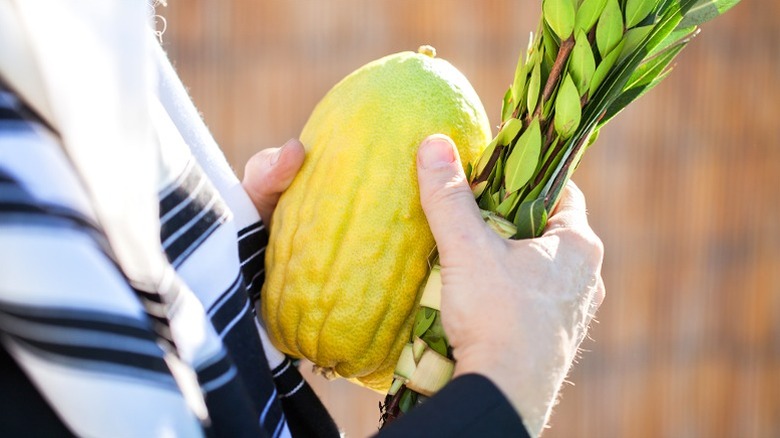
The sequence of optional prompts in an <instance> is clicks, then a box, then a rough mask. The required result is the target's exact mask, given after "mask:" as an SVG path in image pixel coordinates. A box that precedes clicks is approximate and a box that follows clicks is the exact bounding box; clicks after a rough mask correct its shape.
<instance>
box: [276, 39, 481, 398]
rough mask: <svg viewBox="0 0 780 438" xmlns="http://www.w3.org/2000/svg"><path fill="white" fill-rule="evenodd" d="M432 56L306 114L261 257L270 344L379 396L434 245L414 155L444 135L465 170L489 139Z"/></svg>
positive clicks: (394, 64) (458, 76)
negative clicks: (297, 160) (301, 151)
mask: <svg viewBox="0 0 780 438" xmlns="http://www.w3.org/2000/svg"><path fill="white" fill-rule="evenodd" d="M434 53H435V52H433V50H432V48H431V47H429V46H423V47H422V48H421V49H420V53H414V52H401V53H396V54H393V55H389V56H386V57H384V58H381V59H378V60H376V61H373V62H370V63H368V64H366V65H364V66H363V67H361V68H359V69H358V70H356V71H355V72H353V73H351V74H350V75H348V76H347V77H346V78H344V79H342V80H341V81H340V82H339V83H338V84H337V85H336V86H335V87H333V89H331V90H330V91H329V92H328V93H327V95H326V96H325V97H324V98H323V99H322V101H321V102H320V103H319V104H318V105H317V106H316V107H315V109H314V111H313V112H312V114H311V116H310V118H309V120H308V122H307V123H306V125H305V126H304V128H303V132H301V135H300V139H301V141H302V142H303V144H304V145H305V146H306V150H307V152H306V159H305V161H304V164H303V167H302V168H301V170H300V172H299V174H298V175H297V176H296V178H295V180H294V181H293V183H292V185H291V186H290V188H289V189H288V190H287V191H286V192H285V193H284V195H283V196H282V197H281V199H280V200H279V204H278V205H277V207H276V211H275V213H274V216H273V226H272V227H271V235H270V241H269V244H268V248H267V253H266V279H265V284H264V286H263V291H262V300H261V303H262V317H263V319H264V322H265V325H266V328H267V331H268V334H269V337H270V339H271V341H272V342H273V344H274V345H275V346H276V347H277V348H279V350H281V351H282V352H284V353H286V354H289V355H291V356H294V357H303V358H306V359H308V360H310V361H312V362H313V363H314V364H315V365H317V366H318V367H320V368H321V370H323V371H325V372H326V374H330V375H337V376H340V377H344V378H349V379H351V380H352V381H355V382H357V383H360V384H362V385H364V386H367V387H369V388H372V389H375V390H377V391H381V392H384V391H386V390H387V389H388V387H389V386H390V383H391V381H392V375H393V369H394V367H395V364H396V361H397V360H398V357H399V355H400V353H401V349H402V348H403V345H404V344H405V343H406V342H408V340H409V335H410V330H411V324H412V322H413V318H414V313H415V310H416V303H417V301H418V299H419V296H418V290H419V289H420V287H421V283H422V282H423V281H424V280H425V277H426V274H427V272H428V256H429V255H430V254H431V252H432V249H433V248H434V241H433V237H432V235H431V233H430V230H429V228H428V224H427V222H426V219H425V215H424V213H423V210H422V207H421V206H420V199H419V189H418V185H417V170H416V155H417V148H418V146H419V144H420V142H421V141H422V140H423V139H424V138H425V137H427V136H428V135H430V134H434V133H441V134H446V135H448V136H450V137H451V138H452V139H453V140H454V141H455V144H456V145H457V146H458V150H459V152H460V159H461V162H462V164H463V165H464V166H465V165H466V163H469V162H472V161H474V160H475V159H476V158H477V156H478V154H479V153H480V152H481V151H482V149H483V148H484V146H485V145H486V144H488V142H489V141H490V140H491V132H490V125H489V123H488V120H487V115H486V114H485V110H484V108H483V106H482V103H481V102H480V100H479V98H478V96H477V94H476V92H475V91H474V89H473V88H472V86H471V85H470V84H469V82H468V80H467V79H466V77H465V76H464V75H463V74H462V73H461V72H459V71H458V70H457V69H456V68H455V67H453V66H452V64H450V63H449V62H447V61H445V60H443V59H438V58H435V57H434ZM452 220H458V219H457V218H453V219H452Z"/></svg>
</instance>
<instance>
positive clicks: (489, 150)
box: [473, 136, 498, 178]
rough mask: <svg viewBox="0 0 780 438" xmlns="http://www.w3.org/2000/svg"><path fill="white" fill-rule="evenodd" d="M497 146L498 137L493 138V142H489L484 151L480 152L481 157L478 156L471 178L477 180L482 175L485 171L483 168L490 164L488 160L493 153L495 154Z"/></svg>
mask: <svg viewBox="0 0 780 438" xmlns="http://www.w3.org/2000/svg"><path fill="white" fill-rule="evenodd" d="M497 146H498V136H496V137H494V138H493V140H491V141H490V144H488V145H487V147H486V148H485V150H484V151H483V152H482V155H480V156H479V160H478V161H477V167H476V169H475V171H476V172H475V173H474V176H473V177H474V178H479V177H480V175H482V173H483V172H484V171H485V167H487V165H488V163H489V162H490V158H491V157H492V156H493V153H495V151H496V147H497ZM491 171H492V169H491Z"/></svg>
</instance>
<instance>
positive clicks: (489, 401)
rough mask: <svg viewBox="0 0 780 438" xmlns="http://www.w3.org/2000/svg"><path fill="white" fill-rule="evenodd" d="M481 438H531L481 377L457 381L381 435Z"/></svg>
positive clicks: (500, 395)
mask: <svg viewBox="0 0 780 438" xmlns="http://www.w3.org/2000/svg"><path fill="white" fill-rule="evenodd" d="M477 436H478V437H510V436H511V437H521V438H530V436H529V435H528V431H526V429H525V426H524V425H523V421H522V420H521V419H520V416H519V415H518V414H517V412H516V411H515V410H514V408H512V405H511V404H510V403H509V400H507V399H506V397H505V396H504V395H503V394H502V393H501V391H500V390H499V389H498V388H497V387H496V385H494V384H493V382H491V381H490V380H489V379H488V378H486V377H484V376H481V375H479V374H467V375H464V376H460V377H458V378H456V379H454V380H453V381H452V382H450V383H449V384H447V386H445V387H444V388H443V389H442V390H441V391H439V393H437V394H436V395H435V396H433V397H431V398H430V399H429V400H427V401H426V402H425V403H423V404H422V405H420V406H417V407H416V408H414V409H412V410H411V411H410V412H409V413H408V414H404V415H402V416H401V417H399V418H398V419H397V420H395V421H393V422H392V423H391V424H390V425H388V426H386V427H385V428H383V429H382V430H381V431H380V433H379V437H380V438H386V437H404V438H408V437H477Z"/></svg>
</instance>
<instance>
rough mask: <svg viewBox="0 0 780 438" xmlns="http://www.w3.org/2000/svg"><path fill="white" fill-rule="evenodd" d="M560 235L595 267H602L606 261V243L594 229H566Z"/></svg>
mask: <svg viewBox="0 0 780 438" xmlns="http://www.w3.org/2000/svg"><path fill="white" fill-rule="evenodd" d="M558 234H559V236H560V238H561V239H562V240H565V241H567V242H568V244H569V245H571V247H572V248H573V249H574V251H575V252H577V253H578V254H580V255H581V256H582V257H583V258H585V259H586V260H588V261H590V262H591V263H593V264H594V265H599V266H600V265H601V262H602V261H603V259H604V242H602V241H601V238H599V237H598V236H597V235H596V233H595V232H593V230H592V229H590V228H587V229H573V228H565V229H561V230H560V232H559V233H558Z"/></svg>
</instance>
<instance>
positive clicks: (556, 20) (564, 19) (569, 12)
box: [542, 0, 575, 41]
mask: <svg viewBox="0 0 780 438" xmlns="http://www.w3.org/2000/svg"><path fill="white" fill-rule="evenodd" d="M542 13H543V15H544V19H545V20H546V21H547V23H548V24H549V25H550V27H551V28H552V30H553V32H555V34H556V35H557V36H558V38H560V40H561V41H563V40H567V39H569V37H570V36H571V34H572V32H573V31H574V19H575V12H574V3H573V2H572V1H571V0H544V4H543V5H542Z"/></svg>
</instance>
